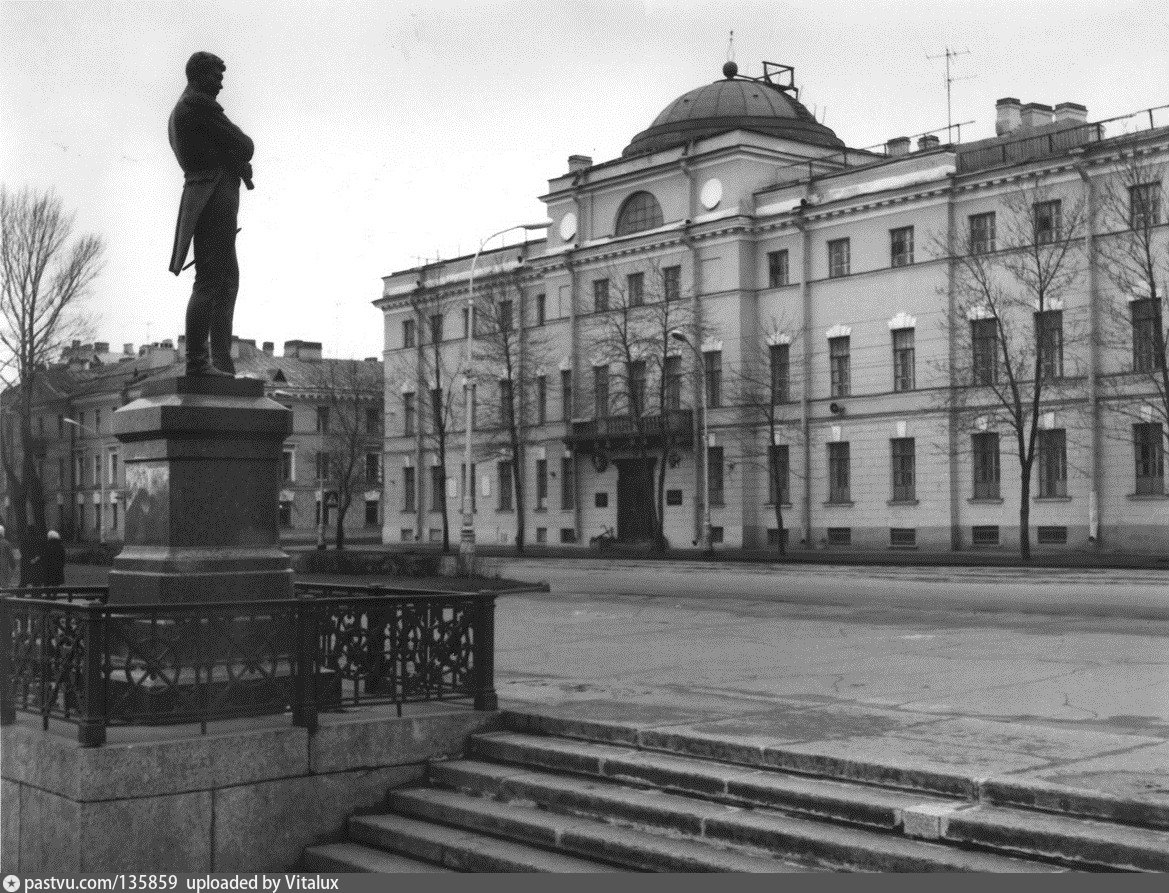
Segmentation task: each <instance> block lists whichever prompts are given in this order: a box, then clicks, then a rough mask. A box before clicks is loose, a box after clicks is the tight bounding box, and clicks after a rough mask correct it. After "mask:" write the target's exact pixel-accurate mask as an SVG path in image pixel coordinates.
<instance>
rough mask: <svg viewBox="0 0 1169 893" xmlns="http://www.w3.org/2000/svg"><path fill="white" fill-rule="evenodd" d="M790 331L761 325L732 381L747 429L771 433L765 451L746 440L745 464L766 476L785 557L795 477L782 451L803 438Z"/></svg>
mask: <svg viewBox="0 0 1169 893" xmlns="http://www.w3.org/2000/svg"><path fill="white" fill-rule="evenodd" d="M790 332H791V327H790V326H789V325H787V323H786V322H785V321H784V320H781V319H776V318H775V317H772V318H771V319H770V320H769V321H768V323H767V324H766V325H761V326H760V327H759V330H758V334H757V336H756V337H755V338H753V339H751V340H749V341H745V342H744V345H743V357H742V359H741V361H740V363H739V366H738V368H737V369H736V370H735V371H734V373H733V378H732V382H731V392H732V399H733V400H734V402H735V404H736V405H737V406H738V407H739V408H740V409H741V410H742V412H743V416H744V419H743V420H744V422H745V423H746V425H747V431H748V432H751V431H757V430H759V429H762V430H763V431H764V432H765V433H766V435H767V442H766V444H765V445H763V448H762V449H758V442H757V439H755V440H751V439H749V435H748V438H745V440H744V446H746V444H747V443H753V444H754V445H755V448H754V449H744V451H743V461H744V462H745V463H746V464H749V465H751V466H753V467H756V468H762V469H764V470H765V471H766V472H767V477H768V482H769V490H770V500H771V504H772V508H773V510H774V512H775V527H776V530H777V538H778V542H777V543H776V549H777V551H778V552H779V554H780V555H786V554H787V543H786V542H785V540H786V536H785V534H786V531H787V528H786V526H785V524H784V514H783V506H784V502H785V499H784V497H785V495H786V493H785V491H786V490H787V489H788V487H789V486H790V485H789V480H790V477H791V462H790V453H786V451H785V450H783V449H782V448H781V447H782V446H783V445H791V444H793V443H800V442H801V441H802V437H803V432H802V427H801V424H800V412H799V409H800V408H799V404H797V403H794V402H792V394H793V393H796V392H797V391H798V388H799V382H798V381H793V380H792V378H791V369H792V366H791V356H790V353H791V347H792V338H791V336H790Z"/></svg>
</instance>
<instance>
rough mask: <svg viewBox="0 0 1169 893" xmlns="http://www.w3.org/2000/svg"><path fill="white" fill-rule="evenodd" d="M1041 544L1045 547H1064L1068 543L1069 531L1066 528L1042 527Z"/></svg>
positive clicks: (1039, 535) (1040, 532) (1039, 536)
mask: <svg viewBox="0 0 1169 893" xmlns="http://www.w3.org/2000/svg"><path fill="white" fill-rule="evenodd" d="M1038 539H1039V542H1040V543H1041V544H1043V545H1059V546H1063V545H1066V544H1067V541H1068V529H1067V528H1066V527H1042V526H1041V527H1040V528H1039V530H1038Z"/></svg>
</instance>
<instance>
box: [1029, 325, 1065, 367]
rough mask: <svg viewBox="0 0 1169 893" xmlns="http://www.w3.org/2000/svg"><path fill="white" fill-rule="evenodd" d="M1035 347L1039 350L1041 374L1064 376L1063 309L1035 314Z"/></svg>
mask: <svg viewBox="0 0 1169 893" xmlns="http://www.w3.org/2000/svg"><path fill="white" fill-rule="evenodd" d="M1035 348H1036V350H1037V351H1039V374H1040V375H1042V376H1043V377H1044V378H1046V379H1052V378H1063V311H1062V310H1044V311H1043V312H1042V313H1036V314H1035Z"/></svg>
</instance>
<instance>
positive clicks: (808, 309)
mask: <svg viewBox="0 0 1169 893" xmlns="http://www.w3.org/2000/svg"><path fill="white" fill-rule="evenodd" d="M811 198H812V181H811V180H810V179H809V180H808V198H807V200H806V201H810V200H811ZM804 207H805V202H801V203H800V206H799V207H798V208H796V211H795V217H794V219H793V222H794V223H795V226H796V229H798V230H799V231H800V270H801V271H800V297H801V299H802V303H803V309H802V310H801V312H802V314H803V317H804V318H803V320H802V329H803V334H802V336H801V337H802V338H803V341H804V344H803V350H802V351H800V354H801V358H802V360H803V363H802V365H803V378H804V382H803V394H802V396H801V399H800V425H801V430H802V431H803V436H804V548H806V549H813V548H815V545H814V543H813V540H812V234H811V232H810V231H809V229H808V221H807V218H805V217H804Z"/></svg>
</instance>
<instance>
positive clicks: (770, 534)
mask: <svg viewBox="0 0 1169 893" xmlns="http://www.w3.org/2000/svg"><path fill="white" fill-rule="evenodd" d="M788 532H789V531H788V529H787V528H786V527H785V528H784V530H783V537H782V539H783V544H784V545H785V546H786V545H787V543H788ZM780 539H781V537H780V535H779V528H778V527H768V528H767V545H769V546H778V545H779V541H780Z"/></svg>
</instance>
